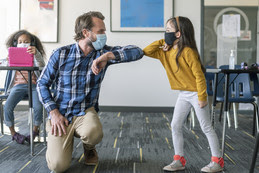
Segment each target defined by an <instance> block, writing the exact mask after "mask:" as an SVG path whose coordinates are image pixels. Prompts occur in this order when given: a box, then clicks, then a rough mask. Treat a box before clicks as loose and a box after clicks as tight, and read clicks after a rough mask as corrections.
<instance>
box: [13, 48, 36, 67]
mask: <svg viewBox="0 0 259 173" xmlns="http://www.w3.org/2000/svg"><path fill="white" fill-rule="evenodd" d="M8 53H9V66H10V67H14V66H16V67H17V66H18V67H32V66H33V54H29V53H28V52H27V48H26V47H9V48H8Z"/></svg>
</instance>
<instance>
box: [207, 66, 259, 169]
mask: <svg viewBox="0 0 259 173" xmlns="http://www.w3.org/2000/svg"><path fill="white" fill-rule="evenodd" d="M206 71H207V72H211V73H215V78H214V91H213V99H212V107H211V118H212V125H213V126H214V119H215V106H216V96H217V84H218V74H219V73H223V74H224V75H225V76H226V77H225V91H224V104H223V105H224V119H223V131H222V147H221V149H222V157H223V158H224V150H225V136H226V120H227V112H228V87H229V76H230V74H231V73H237V74H240V73H259V70H242V69H207V70H206ZM258 119H259V117H258V114H257V121H258ZM258 141H259V133H258V129H257V138H256V145H255V149H254V152H253V160H252V163H251V167H250V172H253V171H252V170H254V166H255V159H256V154H257V151H258V148H257V147H258Z"/></svg>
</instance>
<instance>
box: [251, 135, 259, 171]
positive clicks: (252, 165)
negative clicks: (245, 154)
mask: <svg viewBox="0 0 259 173" xmlns="http://www.w3.org/2000/svg"><path fill="white" fill-rule="evenodd" d="M258 147H259V133H258V132H257V135H256V143H255V148H254V153H253V158H252V162H251V166H250V171H249V173H253V172H254V168H255V161H256V157H257V153H258Z"/></svg>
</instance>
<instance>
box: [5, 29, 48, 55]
mask: <svg viewBox="0 0 259 173" xmlns="http://www.w3.org/2000/svg"><path fill="white" fill-rule="evenodd" d="M23 34H25V35H27V36H28V37H29V38H30V40H31V43H32V42H34V44H35V45H33V46H35V47H36V48H37V49H38V51H39V52H40V53H41V55H42V56H43V57H44V56H45V51H44V49H43V46H42V44H41V41H40V39H39V38H38V37H37V36H36V35H33V34H31V33H30V32H28V31H26V30H19V31H16V32H15V33H13V34H12V35H10V37H9V38H8V39H7V41H6V47H7V48H9V47H16V46H17V41H18V38H19V37H20V36H21V35H23Z"/></svg>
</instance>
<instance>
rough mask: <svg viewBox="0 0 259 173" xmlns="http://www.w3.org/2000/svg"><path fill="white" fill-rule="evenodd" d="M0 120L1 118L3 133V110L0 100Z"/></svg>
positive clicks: (2, 131)
mask: <svg viewBox="0 0 259 173" xmlns="http://www.w3.org/2000/svg"><path fill="white" fill-rule="evenodd" d="M0 120H1V133H2V135H4V111H3V102H2V100H1V101H0Z"/></svg>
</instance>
